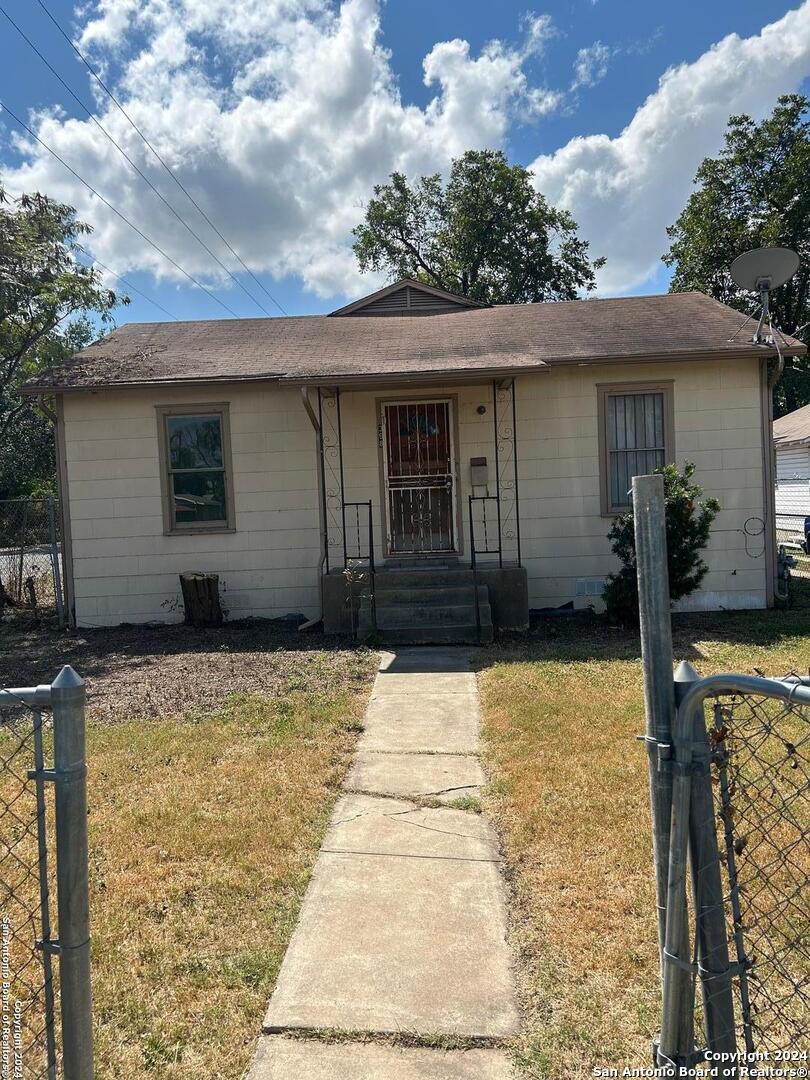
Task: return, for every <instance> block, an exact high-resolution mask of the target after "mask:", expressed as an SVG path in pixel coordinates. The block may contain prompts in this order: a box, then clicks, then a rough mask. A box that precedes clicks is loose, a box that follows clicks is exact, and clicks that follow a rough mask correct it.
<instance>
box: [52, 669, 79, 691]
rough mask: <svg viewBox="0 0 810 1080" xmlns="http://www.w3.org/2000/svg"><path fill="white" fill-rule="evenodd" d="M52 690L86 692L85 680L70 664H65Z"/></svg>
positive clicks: (54, 681) (53, 683)
mask: <svg viewBox="0 0 810 1080" xmlns="http://www.w3.org/2000/svg"><path fill="white" fill-rule="evenodd" d="M51 690H84V679H83V678H82V677H81V675H79V673H78V672H77V671H74V670H73V668H72V667H71V666H70V664H65V666H64V667H63V668H62V670H61V671H60V672H59V674H58V675H57V676H56V678H55V679H54V680H53V682H52V683H51Z"/></svg>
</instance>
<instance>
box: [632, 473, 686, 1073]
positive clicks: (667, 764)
mask: <svg viewBox="0 0 810 1080" xmlns="http://www.w3.org/2000/svg"><path fill="white" fill-rule="evenodd" d="M633 519H634V525H635V547H636V570H637V575H638V600H639V627H640V632H641V660H642V665H643V669H644V710H645V714H646V721H647V724H646V735H645V743H646V746H647V757H648V763H649V775H650V808H651V813H652V828H653V853H654V859H655V885H656V904H657V913H658V945H659V955H660V958H661V974H662V979H663V978H664V977H665V975H666V968H667V964H666V961H665V959H664V947H665V940H666V918H667V897H668V876H669V840H670V829H671V823H672V762H671V760H670V750H671V746H672V719H673V716H674V713H675V690H674V685H673V681H672V624H671V619H670V602H669V572H668V569H667V544H666V514H665V505H664V478H663V477H662V476H660V475H658V474H655V475H651V476H634V477H633ZM685 899H686V898H685V894H684V904H685ZM682 933H683V937H682V945H685V946H686V951H687V952H688V926H687V925H686V921H685V920H684V925H683V932H682ZM670 976H671V978H674V988H675V998H674V1000H673V998H672V995H671V994H670V1004H672V1005H673V1006H674V1007H675V1008H676V1010H677V1019H676V1022H675V1030H676V1032H677V1034H676V1037H675V1046H674V1050H675V1051H676V1052H677V1053H679V1054H684V1055H688V1054H690V1053H691V1052H692V1050H693V1047H694V1036H693V1029H694V1019H693V1011H692V995H691V987H690V981H689V977H688V975H687V973H686V972H683V971H680V970H679V969H676V970H674V971H672V972H670ZM663 1027H664V1025H663V1024H662V1030H663ZM671 1027H672V1025H671V1024H670V1028H671ZM669 1049H670V1051H671V1050H672V1049H673V1047H670V1048H669ZM655 1052H656V1053H657V1047H656V1049H655Z"/></svg>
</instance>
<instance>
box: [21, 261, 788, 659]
mask: <svg viewBox="0 0 810 1080" xmlns="http://www.w3.org/2000/svg"><path fill="white" fill-rule="evenodd" d="M740 324H741V317H740V315H739V313H738V312H736V311H732V310H731V309H729V308H727V307H724V306H723V305H722V304H719V303H717V302H716V301H714V300H712V299H710V298H708V297H707V296H704V295H702V294H700V293H676V294H671V295H666V296H650V297H632V298H626V299H607V300H580V301H574V302H571V303H547V304H525V305H505V306H497V307H486V306H482V305H478V304H475V303H473V302H471V301H469V300H467V299H464V298H463V297H458V296H454V295H453V294H451V293H448V292H445V291H443V290H440V289H435V288H431V287H430V286H427V285H423V284H420V283H417V282H413V281H402V282H398V283H397V284H395V285H391V286H389V287H388V288H385V289H381V290H380V291H378V292H376V293H374V294H372V295H371V296H368V297H366V298H364V299H363V300H359V301H357V302H356V303H354V304H350V305H348V306H347V307H344V308H342V309H340V310H339V311H336V312H333V313H332V314H331V315H326V316H322V315H315V316H301V317H294V318H273V319H240V320H237V321H208V322H185V323H147V324H143V323H142V324H131V325H127V326H123V327H121V328H120V329H118V330H115V331H113V332H112V333H111V334H110V335H109V336H108V337H106V338H104V339H103V340H102V341H100V342H98V343H97V344H95V345H92V346H90V347H89V348H87V349H84V350H82V351H81V352H79V353H78V354H77V355H76V356H75V357H73V358H72V360H70V361H69V362H68V363H66V364H64V365H62V366H60V367H58V368H55V369H54V370H52V371H49V372H47V373H45V374H43V375H41V376H39V377H38V378H37V380H36V383H35V384H32V385H30V386H29V388H28V392H29V393H32V394H41V395H47V396H48V397H52V396H53V395H55V397H56V402H57V415H58V451H59V453H58V456H59V459H60V480H61V487H62V494H63V506H64V513H65V543H66V551H65V555H66V559H65V562H66V570H67V576H68V581H69V590H70V603H71V606H72V608H73V610H74V612H75V621H76V624H77V625H79V626H106V625H111V624H116V623H120V622H125V621H126V622H146V621H152V620H160V621H171V620H177V619H179V618H181V617H182V611H181V609H180V602H179V593H180V590H179V582H178V574H179V573H180V572H181V571H187V570H203V571H210V572H217V573H219V574H220V576H221V588H222V590H223V606H224V607H225V608H226V609H227V611H228V614H229V616H230V617H231V618H238V617H246V616H262V617H280V616H284V615H285V614H288V613H300V615H301V616H302V617H306V618H308V619H309V618H316V617H318V616H319V615H320V614H321V613H322V612H323V614H324V618H325V624H326V626H327V628H330V629H336V628H339V627H341V626H342V627H343V628H344V629H345V628H346V627H348V626H349V625H350V611H349V607H348V605H347V602H346V597H347V584H346V582H347V578H346V575H345V574H344V570H345V568H346V566H347V565H354V564H355V561H357V560H359V561H360V562H365V561H367V560H368V556H369V537H370V536H373V555H374V563H375V568H376V574H375V576H374V580H375V589H376V598H377V619H378V623H379V625H380V626H381V627H382V628H383V629H384V630H387V631H388V636H389V637H390V638H391V639H392V640H397V639H399V640H406V639H413V638H421V639H424V640H430V639H431V638H434V639H436V640H439V639H441V638H442V637H444V638H461V639H463V638H469V637H472V636H474V630H475V625H476V621H477V622H478V623H480V624H481V626H482V627H483V632H484V636H489V635H490V634H491V629H490V627H491V622H490V617H491V619H492V621H494V623H495V625H496V626H497V625H501V626H523V625H525V624H526V622H527V618H528V610H529V609H530V608H532V609H537V608H552V607H562V606H564V605H572V606H576V607H584V606H587V605H591V604H596V605H598V603H599V599H600V593H601V589H602V584H603V581H604V578H605V575H606V574H607V573H608V572H610V571H611V570H612V569H613V568H614V567H615V565H616V560H615V558H614V556H613V555H612V554H611V552H610V546H609V543H608V540H607V532H608V529H609V526H610V522H611V518H612V516H613V515H614V514H616V513H618V512H621V511H624V510H627V509H628V507H629V496H628V491H629V488H630V481H631V478H632V476H633V475H634V474H636V473H643V472H648V471H651V470H652V469H654V468H656V467H657V466H659V465H662V464H663V463H664V462H666V461H677V462H679V463H681V462H683V461H684V460H690V461H693V462H694V463H695V464H696V466H697V478H698V480H699V482H700V483H701V484H702V485H703V487H704V488H705V490H706V492H707V493H709V494H711V495H716V496H717V497H718V498H719V500H720V503H721V506H722V511H721V513H720V515H719V517H718V519H717V521H716V523H715V526H714V530H713V534H712V539H711V543H710V547H709V550H708V552H707V556H706V558H707V562H708V565H709V573H708V575H707V576H706V579H705V581H704V583H703V586H702V588H701V590H700V591H699V592H698V593H696V594H694V595H693V596H691V597H689V598H688V600H687V601H686V602H685V604H682V605H681V606H682V607H685V606H688V607H689V608H705V609H712V608H721V607H725V608H757V607H765V606H766V605H768V604H770V603H771V601H772V597H773V570H774V564H775V556H774V552H773V544H772V542H771V539H770V537H771V530H768V529H766V530H764V532H762V531H761V532H760V537H761V538H762V537H764V539H765V542H764V543H761V544H759V545H758V546H757V545H755V544H754V543H752V541H751V533H752V531H753V532H755V531H756V530H755V529H752V525H751V523H752V522H754V523H755V524H756V523H757V522H758V523H760V524H762V522H763V521H764V520H766V519H768V520H770V521H771V522H772V520H773V518H772V509H771V508H770V503H771V501H772V492H773V479H772V476H771V465H770V453H769V449H770V439H771V434H770V418H769V408H768V400H769V389H768V386H767V361H768V359H769V357H770V356H771V355H772V354H773V348H772V347H770V346H767V345H755V344H752V343H751V342H749V341H745V340H741V338H740V335H739V330H740ZM787 352H788V355H800V354H803V352H804V347H803V346H802V345H801V344H800V343H799V342H792V341H791V342H789V345H788V350H787ZM472 563H474V564H475V568H476V578H477V585H478V588H477V589H474V588H473V586H472V574H471V571H470V567H471V564H472ZM364 588H365V589H366V591H367V587H363V586H360V591H361V592H362V591H363V590H364ZM361 608H362V610H361V612H360V617H361V619H363V618H365V619H366V620H368V618H369V613H370V603H369V600H368V598H366V599H365V600H364V601H363V602H362V604H361ZM471 627H472V628H471Z"/></svg>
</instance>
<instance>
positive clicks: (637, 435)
mask: <svg viewBox="0 0 810 1080" xmlns="http://www.w3.org/2000/svg"><path fill="white" fill-rule="evenodd" d="M598 390H599V429H600V449H601V461H600V477H601V489H602V513H603V514H619V513H622V512H624V511H625V510H628V509H629V508H630V487H631V484H632V480H633V477H634V476H642V475H643V474H644V473H650V472H653V471H654V470H655V469H658V468H660V467H661V466H662V465H665V464H666V463H667V462H669V461H672V460H673V459H674V456H675V454H674V445H673V441H672V435H673V431H674V414H673V394H672V383H659V384H654V385H642V384H639V383H627V384H623V385H619V386H601V387H599V388H598Z"/></svg>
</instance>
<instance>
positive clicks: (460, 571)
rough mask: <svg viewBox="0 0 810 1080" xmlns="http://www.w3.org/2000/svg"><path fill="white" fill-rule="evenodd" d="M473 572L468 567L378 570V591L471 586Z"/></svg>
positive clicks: (375, 579)
mask: <svg viewBox="0 0 810 1080" xmlns="http://www.w3.org/2000/svg"><path fill="white" fill-rule="evenodd" d="M473 580H474V578H473V572H472V570H470V569H469V568H468V567H463V566H459V567H437V568H434V569H432V570H422V569H419V570H416V569H413V570H377V571H376V573H375V574H374V584H375V587H376V588H377V589H401V588H406V589H412V588H415V589H441V588H446V587H447V586H449V585H471V584H472V582H473Z"/></svg>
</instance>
